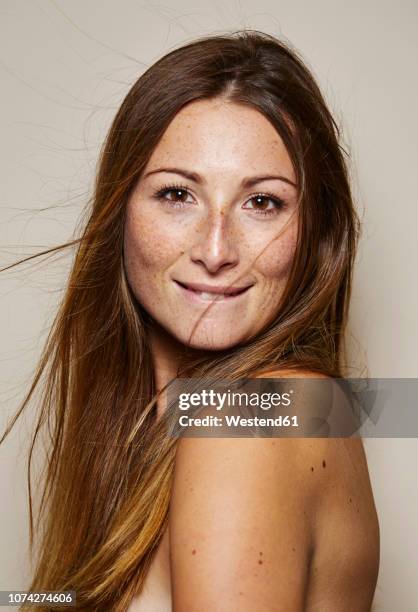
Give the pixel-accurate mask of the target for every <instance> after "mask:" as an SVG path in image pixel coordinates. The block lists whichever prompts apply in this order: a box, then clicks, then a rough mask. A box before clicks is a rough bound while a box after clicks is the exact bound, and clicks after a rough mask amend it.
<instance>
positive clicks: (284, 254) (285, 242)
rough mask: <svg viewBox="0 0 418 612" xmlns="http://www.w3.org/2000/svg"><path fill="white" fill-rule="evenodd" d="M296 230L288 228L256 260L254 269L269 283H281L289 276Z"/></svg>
mask: <svg viewBox="0 0 418 612" xmlns="http://www.w3.org/2000/svg"><path fill="white" fill-rule="evenodd" d="M296 241H297V228H296V225H294V226H292V227H289V229H288V231H286V232H284V233H283V234H282V235H281V236H279V237H278V238H276V239H274V240H272V241H271V242H270V243H269V244H268V246H267V247H266V248H265V250H264V251H263V253H262V255H261V256H260V257H259V258H258V259H257V263H256V266H255V267H256V268H257V270H258V272H259V273H260V274H262V276H263V277H264V278H265V279H267V280H269V281H271V282H274V281H279V282H280V281H283V280H284V279H285V278H286V277H287V275H288V274H289V271H290V268H291V265H292V263H293V259H294V256H295V252H296Z"/></svg>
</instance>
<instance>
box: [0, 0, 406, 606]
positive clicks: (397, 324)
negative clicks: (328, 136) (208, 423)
mask: <svg viewBox="0 0 418 612" xmlns="http://www.w3.org/2000/svg"><path fill="white" fill-rule="evenodd" d="M417 6H418V5H417V4H416V3H415V2H413V1H410V2H409V1H406V0H401V1H400V2H397V3H395V2H388V1H373V2H372V1H367V0H366V1H360V0H351V2H341V1H337V0H317V1H316V2H310V1H308V0H306V1H303V2H302V1H299V2H298V1H297V0H241V1H238V0H237V1H230V2H219V1H217V2H214V1H211V2H207V1H203V0H177V1H175V2H173V1H172V2H164V3H161V2H158V3H157V2H155V3H154V2H139V1H137V0H122V1H116V0H113V1H112V0H106V1H99V0H88V1H86V0H65V1H64V0H56V1H54V0H51V1H48V0H35V1H23V0H1V2H0V22H1V32H0V40H1V57H0V61H1V64H0V76H1V82H2V90H1V91H2V95H1V98H2V112H1V114H0V122H1V139H0V147H1V164H0V172H1V183H0V184H1V199H0V203H1V212H0V214H1V217H0V221H1V251H0V253H1V264H0V265H1V266H2V265H6V264H7V263H9V262H10V263H11V262H12V261H14V260H15V259H17V258H18V257H22V256H23V255H24V254H29V253H31V252H33V250H36V249H37V248H40V247H42V246H44V245H45V246H47V245H53V244H57V243H59V242H60V241H64V240H66V239H67V238H69V236H70V235H71V232H72V231H73V229H74V228H75V224H76V222H77V220H78V218H79V215H80V213H81V210H82V208H83V205H84V203H85V201H86V199H87V197H88V194H89V192H90V187H91V180H92V176H93V173H94V165H95V161H96V158H97V153H98V147H99V145H100V142H101V140H102V138H103V136H104V134H105V131H106V129H107V127H108V126H109V124H110V121H111V118H112V117H113V115H114V113H115V111H116V109H117V107H118V105H119V103H120V102H121V100H122V98H123V96H124V95H125V93H126V92H127V90H128V88H129V85H130V84H131V83H132V82H133V81H134V80H135V79H136V78H137V76H138V75H139V73H140V72H141V71H142V70H143V69H144V68H146V67H147V66H148V65H149V64H150V63H152V62H153V61H154V60H156V59H157V58H158V57H159V56H161V55H162V54H163V53H165V52H166V51H168V50H170V49H171V48H173V47H174V46H175V45H177V44H178V43H181V42H185V41H187V40H191V39H193V38H194V37H195V36H197V35H200V34H203V33H215V32H219V33H220V32H222V31H225V30H229V29H237V28H241V27H252V28H257V29H260V30H263V31H266V32H269V33H273V34H275V35H278V36H283V37H285V38H286V39H288V40H290V41H291V42H292V43H293V44H294V45H295V46H296V48H298V49H299V50H300V51H301V53H302V54H303V56H304V57H305V58H306V59H307V61H308V63H309V64H310V66H311V67H312V68H313V70H314V73H315V74H316V75H317V77H318V80H319V82H320V84H321V86H322V88H323V90H324V92H325V94H326V97H327V99H328V101H329V103H330V105H331V107H332V108H333V109H334V111H335V113H336V115H337V118H339V119H340V121H341V122H342V125H343V128H344V133H345V136H346V142H347V144H348V146H349V148H350V149H351V153H352V157H353V181H354V185H355V191H356V194H357V200H358V203H359V207H360V210H361V214H362V216H363V221H364V235H363V241H362V245H361V252H360V256H359V261H358V266H357V270H356V277H355V287H354V296H353V305H352V315H351V330H352V332H353V335H354V338H355V342H354V341H353V342H352V353H353V358H355V360H356V361H357V362H358V363H363V362H364V360H365V359H367V362H368V365H369V375H370V376H381V377H417V376H418V358H417V351H416V347H417V345H418V328H417V324H416V319H417V311H418V290H417V282H416V281H417V273H416V270H417V264H418V243H417V241H416V235H417V226H418V206H417V187H416V176H417V165H418V155H417V141H418V133H417V132H418V123H417V118H416V109H417V108H418V88H417V79H416V64H417V46H418V38H417V36H416V32H417V25H418V24H417V12H418V8H417ZM69 262H70V258H69V257H67V258H61V259H60V260H59V261H58V262H57V263H55V264H53V265H52V264H48V265H43V266H41V267H37V268H35V267H26V268H25V269H24V270H23V268H22V269H19V268H18V269H16V270H15V271H14V272H10V273H7V274H3V275H1V277H0V279H1V280H0V282H1V285H0V298H1V299H0V308H1V312H0V317H1V343H0V364H1V365H0V384H1V391H0V393H1V395H0V397H1V407H2V409H1V413H0V416H1V421H2V423H1V425H2V426H4V424H5V422H6V417H7V414H10V413H11V411H13V410H15V409H16V407H17V405H18V401H19V400H20V399H22V397H23V391H24V390H25V389H27V385H28V382H29V376H30V373H31V371H32V368H33V367H34V364H35V361H36V357H37V356H38V355H39V352H40V350H41V347H42V344H43V341H44V340H45V338H46V333H47V331H48V327H49V325H50V323H51V320H52V316H53V313H54V307H55V305H56V303H57V300H58V299H59V296H60V292H61V289H62V285H63V283H64V279H65V275H66V272H67V270H68V265H69ZM354 375H355V374H354ZM30 422H31V415H30V414H28V415H27V417H26V419H25V420H24V421H22V423H21V425H20V426H19V428H17V429H16V430H15V431H14V432H13V434H12V435H11V436H10V437H9V438H8V439H7V441H6V442H5V443H4V445H3V446H2V447H1V448H0V470H1V473H0V477H1V485H2V502H1V525H0V538H1V545H0V588H1V589H19V588H24V586H25V584H26V583H25V580H26V578H25V577H26V575H27V571H28V568H27V563H26V548H25V547H26V538H27V524H26V522H27V505H26V504H27V501H26V488H25V487H26V481H25V464H24V457H25V455H24V450H25V447H24V444H25V440H26V439H27V432H28V430H29V427H30ZM366 451H367V454H368V459H369V466H370V472H371V477H372V483H373V488H374V493H375V498H376V503H377V507H378V511H379V516H380V524H381V537H382V549H381V555H382V558H381V569H380V577H379V583H378V587H377V592H376V608H375V609H376V610H377V611H378V612H393V611H394V610H396V611H397V612H413V611H415V610H418V581H417V576H418V547H417V544H418V494H417V483H418V477H417V474H416V465H417V462H418V440H416V439H411V440H407V439H403V440H366Z"/></svg>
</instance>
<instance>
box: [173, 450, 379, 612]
mask: <svg viewBox="0 0 418 612" xmlns="http://www.w3.org/2000/svg"><path fill="white" fill-rule="evenodd" d="M169 518H170V520H169V527H170V551H171V552H170V566H171V567H170V569H171V576H172V586H173V605H174V609H175V610H176V612H183V610H184V611H185V610H187V611H188V612H189V611H190V612H193V611H195V610H196V611H197V610H201V609H205V610H207V612H211V611H212V610H213V611H215V610H216V611H218V610H222V611H224V612H228V611H232V610H236V609H238V608H239V609H240V610H241V611H242V612H246V611H247V610H248V611H249V610H254V609H257V610H259V611H260V612H263V611H270V610H271V611H272V610H277V609H286V610H287V611H288V612H293V611H295V612H296V611H301V610H311V609H312V610H314V609H318V608H316V606H317V605H319V604H318V602H319V601H320V602H321V604H320V609H321V612H328V610H333V611H334V612H336V611H338V612H339V611H341V612H342V611H344V612H345V610H353V609H356V610H359V611H360V610H364V611H366V610H369V609H370V605H371V601H372V598H373V593H374V589H375V585H376V580H377V572H378V564H379V527H378V521H377V515H376V509H375V506H374V500H373V495H372V490H371V485H370V479H369V474H368V468H367V461H366V457H365V453H364V449H363V445H362V442H361V440H360V439H344V438H341V439H337V438H335V439H329V438H316V439H312V438H311V439H309V438H181V439H180V440H179V441H178V445H177V452H176V460H175V469H174V478H173V486H172V495H171V502H170V517H169ZM353 589H356V591H355V593H353ZM307 602H308V603H307ZM321 606H322V607H321Z"/></svg>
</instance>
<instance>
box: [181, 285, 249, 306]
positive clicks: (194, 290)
mask: <svg viewBox="0 0 418 612" xmlns="http://www.w3.org/2000/svg"><path fill="white" fill-rule="evenodd" d="M175 283H176V284H177V285H178V286H179V287H180V288H181V289H183V290H185V291H187V293H188V294H189V295H190V296H193V297H195V298H198V299H199V298H200V299H203V300H204V301H210V300H215V299H217V298H218V299H217V301H218V300H224V299H226V300H230V299H233V298H235V297H238V296H239V295H242V294H243V293H244V292H245V291H247V290H248V289H249V288H250V287H252V285H246V286H244V287H231V286H228V285H217V286H214V285H206V284H204V283H183V282H181V281H178V280H176V281H175Z"/></svg>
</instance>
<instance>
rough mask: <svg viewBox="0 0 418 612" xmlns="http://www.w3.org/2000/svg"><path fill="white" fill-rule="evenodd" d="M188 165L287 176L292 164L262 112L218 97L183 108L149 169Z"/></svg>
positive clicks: (161, 141) (149, 164)
mask: <svg viewBox="0 0 418 612" xmlns="http://www.w3.org/2000/svg"><path fill="white" fill-rule="evenodd" d="M174 161H175V162H176V164H179V165H180V164H183V165H184V166H185V167H190V168H191V167H194V168H196V169H197V168H198V167H200V168H201V169H207V170H210V169H211V168H212V169H214V170H216V169H222V170H228V169H231V171H234V172H240V173H242V174H245V173H247V172H249V171H251V172H256V171H257V170H260V171H263V172H265V171H272V172H274V171H278V170H281V171H283V170H284V171H286V172H288V174H289V178H291V177H294V174H293V168H292V163H291V160H290V157H289V154H288V152H287V150H286V147H285V146H284V144H283V141H282V139H281V138H280V135H279V134H278V133H277V131H276V130H275V128H274V127H273V125H272V124H271V123H270V121H269V120H268V119H267V118H266V117H265V116H264V115H263V114H262V113H261V112H259V111H258V110H256V109H255V108H252V107H250V106H247V105H244V104H238V103H236V102H231V101H227V100H223V99H221V98H215V99H213V100H199V101H195V102H192V103H190V104H188V105H186V106H185V107H183V108H182V109H181V110H180V111H179V112H178V113H177V115H176V116H175V117H174V119H173V120H172V121H171V123H170V124H169V126H168V128H167V129H166V131H165V133H164V135H163V137H162V138H161V140H160V142H159V143H158V145H157V147H156V149H155V150H154V152H153V154H152V156H151V158H150V160H149V162H148V164H147V166H148V168H151V166H154V165H155V166H156V165H160V164H171V165H173V162H174Z"/></svg>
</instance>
